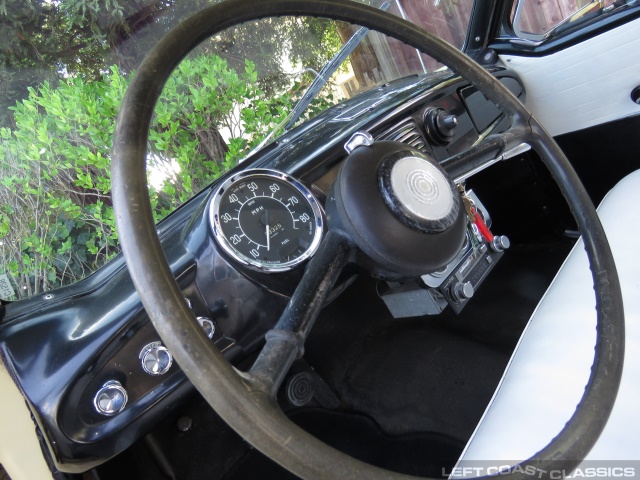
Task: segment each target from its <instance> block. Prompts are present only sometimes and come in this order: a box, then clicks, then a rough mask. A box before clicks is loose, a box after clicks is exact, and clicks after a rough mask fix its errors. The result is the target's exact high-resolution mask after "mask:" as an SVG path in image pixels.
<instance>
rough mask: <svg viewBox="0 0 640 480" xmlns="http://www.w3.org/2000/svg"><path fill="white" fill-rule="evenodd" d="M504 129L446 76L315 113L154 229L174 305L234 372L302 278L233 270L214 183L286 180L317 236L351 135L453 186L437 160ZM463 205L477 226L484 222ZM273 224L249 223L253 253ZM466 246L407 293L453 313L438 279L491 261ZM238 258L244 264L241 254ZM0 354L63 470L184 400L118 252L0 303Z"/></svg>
mask: <svg viewBox="0 0 640 480" xmlns="http://www.w3.org/2000/svg"><path fill="white" fill-rule="evenodd" d="M493 73H494V74H495V75H496V76H497V77H498V78H500V80H501V81H502V82H503V83H504V84H505V85H506V86H507V87H508V88H509V89H510V90H511V91H512V93H514V94H515V95H516V96H519V97H522V96H523V95H524V89H523V87H522V85H521V82H520V81H519V79H518V78H517V77H515V76H514V75H513V74H512V73H509V72H507V71H505V70H501V69H496V70H495V71H494V72H493ZM508 127H509V120H508V119H506V118H504V116H503V115H501V112H500V111H499V110H498V109H497V107H496V106H495V105H493V104H492V103H491V102H489V101H488V100H487V99H486V98H485V97H484V96H483V95H482V94H481V93H479V92H477V90H476V89H475V88H474V87H473V86H471V85H469V84H468V83H466V82H464V81H462V80H461V79H460V78H459V77H457V76H453V75H451V74H450V73H448V72H442V73H437V74H431V75H428V76H424V77H418V76H414V77H408V78H405V79H401V80H398V81H396V82H393V83H390V84H385V85H381V86H380V87H378V88H376V89H374V90H372V91H370V92H367V93H365V94H362V95H360V96H356V97H354V98H352V99H349V100H347V101H346V102H343V103H342V104H340V105H338V106H337V107H334V108H332V109H329V110H328V111H326V112H324V113H323V114H321V115H320V116H318V117H316V118H315V119H314V120H311V121H310V122H307V123H306V124H304V125H302V126H300V127H298V128H296V129H295V130H293V131H291V132H290V133H288V134H286V135H285V136H283V137H281V138H280V139H279V140H278V141H277V142H274V143H272V144H271V145H268V146H267V147H265V148H264V149H263V150H261V151H260V152H258V153H256V154H255V155H253V156H252V157H250V158H248V159H247V160H246V161H245V162H243V163H242V164H241V165H240V166H238V167H237V168H236V169H235V170H234V171H232V172H230V173H229V174H228V175H227V176H225V177H223V178H222V179H220V180H219V181H218V182H217V183H216V184H214V185H212V186H211V187H210V188H209V189H206V190H204V191H203V192H201V193H199V194H198V195H197V196H196V197H194V198H193V199H192V200H190V201H189V202H187V203H186V204H185V205H183V206H182V207H180V208H179V209H178V210H176V211H175V212H174V213H173V214H172V215H170V216H169V217H168V218H167V219H166V220H164V221H163V222H161V223H160V224H159V225H158V232H159V234H160V237H161V239H162V242H163V246H164V248H165V255H166V257H167V259H168V261H169V264H170V265H171V268H172V271H173V272H174V274H175V276H176V279H177V281H178V283H179V285H180V287H181V288H182V291H183V294H184V297H185V302H187V304H188V305H189V306H190V308H191V309H192V310H193V312H194V314H195V316H196V317H197V318H198V321H199V322H200V325H201V326H202V328H204V329H205V331H206V332H207V334H208V335H209V338H210V339H211V342H213V343H214V344H215V345H216V346H217V347H218V348H219V349H220V350H221V351H222V352H224V354H225V356H226V357H227V358H228V359H229V361H230V362H232V363H234V364H241V363H242V362H243V361H244V360H246V359H247V358H249V356H250V355H251V353H252V352H254V351H255V350H256V349H257V348H258V347H259V346H260V345H261V343H262V342H263V336H264V334H265V332H266V331H267V330H269V329H270V328H271V327H272V326H273V325H274V324H275V322H276V321H277V320H278V318H279V316H280V313H281V312H282V311H283V309H284V307H285V306H286V304H287V301H288V298H289V296H290V295H291V294H292V292H293V290H294V289H295V287H296V285H297V284H298V282H299V280H300V278H301V277H302V274H303V272H304V267H305V262H304V260H306V258H307V257H306V256H305V257H303V258H302V260H301V261H300V262H297V263H296V262H293V263H292V264H290V265H287V268H285V269H280V270H278V269H273V268H272V269H269V268H266V269H265V268H255V265H251V264H247V263H246V262H240V261H238V257H234V254H233V252H232V251H230V250H229V248H224V245H222V244H221V243H220V240H219V239H218V240H216V238H215V237H214V228H212V220H211V216H210V211H211V210H210V209H212V208H213V207H212V204H213V203H214V199H215V196H216V192H220V191H221V190H220V188H219V187H220V185H222V184H223V183H224V182H225V180H226V179H228V178H230V177H232V176H234V175H238V174H240V173H241V172H244V171H246V170H247V169H268V170H270V171H277V172H282V173H283V174H286V175H288V176H290V177H292V178H293V179H295V180H296V181H297V182H299V183H300V185H301V186H302V188H303V189H304V191H305V192H308V193H309V194H310V195H312V197H313V198H314V199H315V201H317V203H318V211H317V212H316V215H317V216H318V217H319V220H320V223H319V225H320V226H319V229H320V234H321V233H322V228H323V226H322V225H323V224H322V216H323V215H324V213H323V211H322V206H323V205H324V201H325V199H326V197H327V195H328V194H329V189H330V187H331V185H332V184H333V182H334V180H335V178H336V176H337V174H338V171H339V169H340V167H341V164H342V161H343V160H344V158H345V157H346V156H347V153H346V151H345V150H344V145H345V142H347V140H348V139H349V138H351V137H352V135H353V134H354V133H356V132H367V133H368V134H370V135H371V136H372V137H373V138H374V139H376V140H387V141H396V142H401V143H404V144H406V145H409V146H411V147H413V148H415V149H417V150H419V151H420V152H422V153H423V154H425V155H428V156H431V157H432V158H435V159H437V160H438V161H439V162H441V164H442V166H443V167H444V168H445V170H447V171H448V173H449V174H450V175H451V177H452V178H456V175H457V173H456V171H455V165H449V166H448V165H447V159H449V158H450V157H452V156H454V155H456V154H459V153H462V152H464V151H465V150H467V149H468V148H469V147H471V146H472V145H474V144H476V143H477V142H479V141H480V140H482V139H484V138H486V137H487V136H488V135H489V134H492V133H499V132H501V131H504V130H506V129H507V128H508ZM256 188H257V187H256ZM265 188H267V187H265ZM476 200H477V201H476V203H477V205H478V210H479V212H480V213H481V214H482V216H483V218H484V219H485V220H487V223H488V220H489V218H490V216H489V212H487V211H486V209H484V208H482V207H480V205H481V202H480V200H479V199H476ZM298 201H299V200H295V202H298ZM254 210H256V209H254ZM223 214H224V213H223ZM255 214H256V215H257V214H259V212H258V211H257V210H256V212H255ZM296 215H297V216H298V217H300V218H302V217H301V216H302V215H311V214H310V213H307V212H306V211H305V212H302V211H301V212H299V213H296ZM230 218H231V217H230ZM316 220H317V219H316ZM273 222H276V220H269V219H267V220H264V221H263V224H264V226H265V229H266V232H267V233H266V234H265V239H266V245H265V247H266V249H267V250H270V247H271V245H270V244H269V240H270V234H269V232H270V231H272V229H273V228H275V225H276V223H273ZM316 225H318V223H316ZM283 228H284V227H283ZM318 241H319V239H318ZM472 243H473V242H472ZM471 247H473V245H471V246H470V244H469V242H466V243H465V246H464V247H463V250H461V252H460V254H459V255H458V256H457V257H456V259H455V260H454V261H453V262H452V265H450V266H448V267H447V268H445V269H444V270H443V271H441V272H430V273H432V274H433V275H431V276H429V278H426V277H427V276H425V277H423V278H422V279H421V280H419V281H420V282H422V283H421V286H420V288H421V290H420V289H416V288H413V287H412V288H410V289H409V290H410V291H409V294H411V295H414V294H415V292H416V291H425V292H429V293H428V294H429V295H430V298H431V297H433V296H434V295H435V296H436V297H437V296H438V293H437V291H439V292H440V295H441V296H442V298H440V300H441V301H440V303H437V302H435V303H434V305H435V304H437V305H439V307H434V308H436V310H437V308H445V307H446V305H447V303H448V304H451V305H454V304H458V305H459V308H462V307H463V306H464V303H465V302H466V301H468V300H469V299H468V298H462V297H464V296H465V295H466V293H468V292H466V293H465V291H463V290H460V289H459V291H458V292H457V294H459V295H461V297H460V298H458V299H456V298H453V297H455V295H456V293H455V288H458V287H456V285H457V284H458V283H464V282H462V281H461V280H460V278H458V281H457V283H456V285H453V284H451V283H449V284H447V281H449V282H451V281H455V278H456V275H458V274H461V275H462V273H461V272H463V270H462V269H461V268H462V266H464V268H465V269H468V270H469V271H470V272H471V270H474V271H475V270H476V267H475V265H480V264H483V265H484V264H485V263H486V264H491V263H492V262H494V261H497V259H499V256H500V255H501V254H502V253H501V251H493V252H492V251H489V252H486V251H485V252H483V253H481V254H478V255H477V254H476V253H477V252H476V249H475V248H471ZM485 250H486V249H485ZM263 251H264V248H263ZM246 253H247V255H251V249H250V248H248V249H247V250H246ZM487 257H489V258H490V259H491V261H489V260H486V258H487ZM481 260H482V261H481ZM483 262H484V263H483ZM488 271H489V270H488V267H483V270H482V271H481V272H480V273H478V272H477V271H475V273H474V274H476V275H480V276H481V277H482V278H480V277H478V279H477V280H476V281H475V282H476V284H478V283H479V282H480V281H481V280H482V279H483V278H484V277H485V276H486V274H488ZM425 273H427V272H425ZM356 274H357V271H356V270H355V269H354V270H349V269H347V270H345V272H344V273H343V275H342V277H341V279H340V280H339V281H338V284H337V285H338V286H337V287H336V291H335V294H336V295H337V294H338V293H339V292H340V291H341V290H342V289H343V288H344V287H346V286H347V285H348V284H349V282H350V281H351V279H352V278H353V275H356ZM465 275H466V273H465ZM450 278H453V279H454V280H447V279H450ZM439 279H440V280H439ZM385 288H386V289H387V291H386V292H381V295H382V296H383V298H384V296H385V295H387V299H386V300H385V301H387V300H390V302H389V301H387V305H388V306H389V308H390V309H391V310H392V312H393V309H394V307H393V303H394V301H397V299H398V298H399V297H394V296H393V295H395V294H398V293H403V294H404V293H406V291H407V286H406V285H402V286H400V285H394V284H389V285H386V287H385ZM429 289H433V290H429ZM389 292H391V293H389ZM434 292H435V293H434ZM392 294H393V295H392ZM425 295H426V294H425ZM447 296H448V297H447ZM394 299H395V300H394ZM442 301H444V303H442ZM396 303H398V302H396ZM399 303H402V302H401V301H400V302H399ZM454 309H455V307H454ZM405 313H406V312H405ZM422 313H437V311H435V312H422ZM398 315H402V313H398ZM0 345H1V347H2V355H3V359H4V361H5V364H6V365H7V366H8V368H9V370H10V371H11V373H12V375H13V377H14V379H15V381H16V383H17V385H18V386H19V388H20V389H21V391H22V392H23V394H24V396H25V398H26V399H27V401H28V403H29V404H30V407H31V410H32V412H33V414H34V417H35V420H36V422H37V425H38V428H39V430H40V432H41V434H42V436H41V437H42V442H43V447H45V448H46V450H48V451H49V452H50V456H51V458H52V459H53V461H54V463H55V466H56V468H58V469H59V470H60V471H63V472H83V471H86V470H87V469H89V468H91V467H93V466H95V465H98V464H100V463H102V462H104V461H105V460H107V459H109V458H111V457H112V456H114V455H116V454H117V453H119V452H121V451H123V450H124V449H126V448H127V447H128V446H129V445H131V444H132V443H133V442H135V441H136V440H137V439H138V438H140V437H141V436H142V435H144V434H145V433H146V432H147V431H149V430H151V429H152V428H153V426H154V425H155V424H157V423H158V422H159V421H160V420H161V419H162V418H164V417H165V416H166V415H167V414H168V413H169V412H171V411H173V410H174V409H175V408H177V406H179V405H180V403H181V401H182V400H183V399H184V398H186V397H187V396H188V395H189V394H190V393H191V392H192V391H193V387H192V386H191V384H190V383H189V381H188V380H187V379H186V377H185V375H184V374H183V373H182V372H181V371H180V368H179V366H178V365H177V364H176V363H175V362H173V361H172V358H171V354H170V352H168V351H167V350H166V349H165V348H164V347H163V346H162V344H161V340H160V338H159V336H158V335H157V333H156V332H155V330H154V328H153V326H152V325H151V322H150V321H149V319H148V317H147V316H146V314H145V312H144V309H143V308H142V305H141V303H140V299H139V296H138V294H137V293H136V290H135V288H134V286H133V283H132V281H131V278H130V276H129V274H128V272H127V269H126V265H125V263H124V259H123V258H122V256H118V257H116V258H115V259H114V260H112V261H111V262H110V263H109V264H107V265H106V266H105V267H103V268H102V269H101V270H100V271H98V272H96V273H95V274H93V275H92V276H91V277H89V278H87V279H85V280H84V281H82V282H79V283H77V284H75V285H71V286H68V287H64V288H61V289H59V290H55V291H52V292H49V293H48V294H46V295H40V296H38V297H35V298H31V299H28V300H25V301H22V302H20V303H19V304H12V305H8V306H7V307H6V315H5V318H4V320H3V321H2V323H1V324H0Z"/></svg>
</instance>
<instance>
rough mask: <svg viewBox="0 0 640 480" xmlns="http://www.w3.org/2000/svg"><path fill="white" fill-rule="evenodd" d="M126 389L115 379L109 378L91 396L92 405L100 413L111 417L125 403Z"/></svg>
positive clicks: (121, 408) (122, 408) (126, 398)
mask: <svg viewBox="0 0 640 480" xmlns="http://www.w3.org/2000/svg"><path fill="white" fill-rule="evenodd" d="M127 400H128V396H127V391H126V390H125V389H124V387H123V386H122V385H121V384H120V382H118V381H116V380H109V381H108V382H106V383H105V384H104V385H103V386H102V388H101V389H100V390H98V392H97V393H96V396H95V397H93V406H94V407H95V409H96V412H98V413H99V414H100V415H105V416H107V417H111V416H113V415H115V414H116V413H120V412H121V411H122V410H124V407H125V406H126V405H127Z"/></svg>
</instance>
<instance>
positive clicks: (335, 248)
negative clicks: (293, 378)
mask: <svg viewBox="0 0 640 480" xmlns="http://www.w3.org/2000/svg"><path fill="white" fill-rule="evenodd" d="M352 249H353V247H352V244H351V242H350V241H349V240H348V239H347V237H346V236H345V235H344V234H342V233H341V232H340V231H337V230H329V232H328V233H327V235H326V237H325V239H324V241H323V242H322V244H321V245H320V248H319V250H318V252H317V253H316V254H315V256H314V257H313V258H312V259H311V261H310V262H309V264H308V265H307V268H306V270H305V273H304V276H303V277H302V280H301V281H300V283H299V284H298V287H297V288H296V290H295V292H294V293H293V296H292V297H291V300H290V301H289V303H288V305H287V307H286V308H285V310H284V312H282V315H281V316H280V320H278V323H277V324H276V325H275V327H274V328H273V329H272V330H269V331H268V332H267V334H266V335H265V339H266V343H265V345H264V347H263V348H262V351H261V352H260V354H259V355H258V358H257V359H256V361H255V362H254V364H253V366H252V367H251V369H250V370H249V372H248V373H247V374H246V375H245V376H244V377H245V380H246V381H248V382H249V384H250V385H251V386H252V387H253V388H254V389H258V390H262V391H264V392H265V393H268V394H270V395H272V396H275V395H276V393H277V391H278V388H279V387H280V385H281V384H282V381H283V380H284V378H285V376H286V374H287V372H288V371H289V368H290V367H291V365H292V363H293V362H294V361H295V360H296V359H297V358H300V357H302V355H303V354H304V342H305V340H306V339H307V337H308V336H309V332H310V331H311V328H312V327H313V324H314V323H315V320H316V318H317V317H318V314H319V313H320V309H321V308H322V307H323V306H324V304H325V302H326V300H327V298H328V297H329V295H330V293H331V291H332V289H333V286H334V285H335V283H336V280H337V279H338V277H339V276H340V273H342V269H343V268H344V266H345V265H346V264H347V262H348V261H349V257H350V254H351V251H352Z"/></svg>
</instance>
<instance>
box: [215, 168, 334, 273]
mask: <svg viewBox="0 0 640 480" xmlns="http://www.w3.org/2000/svg"><path fill="white" fill-rule="evenodd" d="M210 220H211V225H212V228H213V233H214V236H215V238H216V240H217V241H218V243H219V244H220V246H221V247H222V248H223V249H224V250H225V251H226V252H227V253H228V254H229V255H231V256H232V257H233V258H235V259H236V260H238V261H240V262H241V263H243V264H245V265H247V266H249V267H252V268H255V269H257V270H263V271H273V272H277V271H285V270H289V269H291V268H293V267H294V266H296V265H298V264H300V263H301V262H303V261H304V260H306V259H307V258H309V257H310V256H311V255H313V254H314V253H315V251H316V250H317V249H318V246H319V245H320V240H321V238H322V229H323V220H322V213H321V210H320V206H319V204H318V201H317V200H316V199H315V197H314V196H313V195H312V194H311V192H309V190H307V188H306V187H305V186H304V185H302V184H301V183H300V182H298V181H296V180H294V179H293V178H291V177H289V176H288V175H286V174H284V173H280V172H276V171H272V170H263V169H260V170H248V171H245V172H242V173H239V174H237V175H234V176H232V177H230V178H229V179H227V180H226V181H225V182H224V183H223V184H222V185H221V186H220V187H219V188H218V190H217V191H216V193H215V195H214V197H213V201H212V203H211V211H210Z"/></svg>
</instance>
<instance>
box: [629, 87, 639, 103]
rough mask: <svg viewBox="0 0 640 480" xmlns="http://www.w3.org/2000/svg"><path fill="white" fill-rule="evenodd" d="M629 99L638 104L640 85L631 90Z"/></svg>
mask: <svg viewBox="0 0 640 480" xmlns="http://www.w3.org/2000/svg"><path fill="white" fill-rule="evenodd" d="M631 100H633V101H634V102H635V103H637V104H638V105H640V85H638V86H637V87H636V88H634V89H633V90H631Z"/></svg>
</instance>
